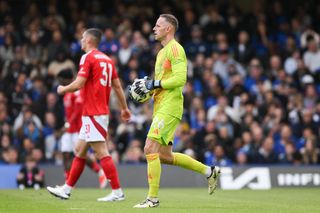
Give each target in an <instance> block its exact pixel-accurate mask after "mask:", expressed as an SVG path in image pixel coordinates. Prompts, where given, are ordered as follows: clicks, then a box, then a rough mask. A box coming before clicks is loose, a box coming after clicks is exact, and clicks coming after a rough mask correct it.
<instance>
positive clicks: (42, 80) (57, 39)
mask: <svg viewBox="0 0 320 213" xmlns="http://www.w3.org/2000/svg"><path fill="white" fill-rule="evenodd" d="M231 2H233V3H231ZM235 2H237V1H221V0H216V1H209V0H197V1H191V0H186V1H180V0H171V1H170V0H167V1H164V0H159V1H148V0H136V1H134V0H123V1H120V0H115V1H102V0H79V1H77V0H64V1H58V0H45V1H31V0H26V1H19V0H12V1H8V0H7V1H6V0H0V126H1V128H0V142H1V143H0V162H1V163H3V164H17V163H21V164H23V163H25V161H26V159H28V158H29V157H30V156H31V157H32V159H33V160H35V161H36V163H51V164H57V165H60V164H61V163H62V155H61V152H60V137H61V135H62V133H63V131H64V122H65V116H64V108H63V103H62V97H60V96H58V95H57V93H56V88H57V85H58V83H59V82H58V81H57V77H56V76H57V74H58V73H59V72H61V71H62V70H72V71H73V72H77V68H78V64H79V59H80V57H81V55H82V54H83V52H81V47H80V39H81V36H82V33H83V32H84V30H85V29H86V28H89V27H98V28H100V29H101V30H102V31H103V33H104V35H103V39H102V42H101V44H100V46H99V49H100V50H101V51H103V52H105V53H106V54H108V55H109V56H110V57H112V59H113V60H114V62H115V64H116V67H117V70H118V73H119V76H120V78H121V79H122V82H123V87H124V88H125V89H126V88H127V86H128V85H130V84H131V83H132V82H133V80H134V79H135V78H142V77H144V76H146V75H148V76H152V73H153V69H154V63H155V56H156V54H157V52H158V51H159V49H160V48H161V45H160V44H159V43H158V42H156V41H154V37H153V31H152V28H153V26H154V23H155V21H156V19H157V18H158V15H159V14H161V13H172V14H174V15H176V16H177V18H178V20H179V22H180V23H179V29H178V32H177V35H176V38H177V40H178V41H179V42H180V43H181V44H182V45H183V46H184V48H185V51H186V54H187V58H188V81H187V83H186V86H185V88H184V97H185V102H184V116H183V120H182V122H181V124H180V126H179V127H178V129H177V131H176V135H175V139H174V147H173V148H174V150H175V151H179V152H184V153H186V154H188V155H190V156H192V157H194V158H196V159H198V160H200V161H202V162H204V163H206V164H208V165H211V164H218V165H221V166H229V165H246V164H293V165H303V164H304V165H305V164H308V165H311V164H319V163H320V154H319V148H320V144H319V136H320V98H319V94H320V49H319V47H320V46H319V45H320V35H319V33H320V23H319V22H320V2H317V1H297V0H293V1H289V0H284V1H267V0H256V1H249V2H250V4H248V5H246V6H245V7H244V6H242V5H237V4H235ZM239 2H240V1H239ZM246 2H248V1H246ZM128 102H129V108H130V109H131V110H132V113H133V118H132V121H131V122H130V123H128V124H125V123H121V122H120V120H119V112H118V110H117V109H118V107H117V101H116V100H115V98H114V96H112V97H111V102H110V105H111V115H110V125H109V139H108V145H109V149H110V151H111V153H112V157H113V158H114V160H115V161H116V162H118V163H130V164H134V163H141V162H144V161H145V159H144V157H143V145H144V140H145V137H146V134H147V131H148V128H149V125H150V123H151V119H152V117H151V116H152V103H151V102H152V101H151V102H149V103H145V104H140V105H139V104H135V103H133V102H131V101H130V100H128Z"/></svg>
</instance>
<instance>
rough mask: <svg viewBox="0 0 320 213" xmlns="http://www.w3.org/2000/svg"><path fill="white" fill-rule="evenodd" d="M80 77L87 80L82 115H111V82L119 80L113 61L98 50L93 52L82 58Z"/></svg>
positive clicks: (83, 93) (83, 92)
mask: <svg viewBox="0 0 320 213" xmlns="http://www.w3.org/2000/svg"><path fill="white" fill-rule="evenodd" d="M78 76H82V77H85V78H87V81H86V83H85V85H84V87H83V88H82V89H81V96H82V98H83V110H82V115H84V116H90V115H107V114H109V98H110V92H111V82H112V80H113V79H116V78H118V74H117V72H116V69H115V66H114V64H113V62H112V60H111V59H110V58H109V57H108V56H107V55H105V54H104V53H102V52H100V51H98V50H96V49H95V50H91V51H89V52H87V53H86V54H84V55H83V56H82V57H81V60H80V70H79V72H78Z"/></svg>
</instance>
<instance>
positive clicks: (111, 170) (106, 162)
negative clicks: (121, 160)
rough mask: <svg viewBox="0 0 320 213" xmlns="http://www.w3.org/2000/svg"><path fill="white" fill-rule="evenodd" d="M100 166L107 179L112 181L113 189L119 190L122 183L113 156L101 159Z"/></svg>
mask: <svg viewBox="0 0 320 213" xmlns="http://www.w3.org/2000/svg"><path fill="white" fill-rule="evenodd" d="M100 164H101V167H102V169H103V171H104V174H105V175H106V177H107V179H108V180H110V185H111V188H112V189H119V188H120V181H119V177H118V172H117V169H116V166H115V165H114V163H113V160H112V158H111V156H106V157H103V158H102V159H100Z"/></svg>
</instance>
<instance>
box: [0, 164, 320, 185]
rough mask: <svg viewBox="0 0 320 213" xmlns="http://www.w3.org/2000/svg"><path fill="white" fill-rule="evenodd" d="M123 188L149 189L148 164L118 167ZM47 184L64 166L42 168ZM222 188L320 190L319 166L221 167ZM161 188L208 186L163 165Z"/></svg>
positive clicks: (11, 174) (2, 181)
mask: <svg viewBox="0 0 320 213" xmlns="http://www.w3.org/2000/svg"><path fill="white" fill-rule="evenodd" d="M117 167H118V172H119V176H120V180H121V184H122V187H124V188H125V187H147V174H146V173H147V167H146V164H139V165H118V166H117ZM19 168H20V166H19V165H15V166H7V165H1V166H0V189H13V188H17V185H16V181H15V180H16V175H17V173H18V171H19ZM40 168H41V169H43V170H44V172H45V185H50V186H55V185H57V184H62V183H63V182H64V179H63V168H62V166H53V165H42V166H40ZM221 171H222V173H221V177H220V181H219V185H220V188H221V189H224V190H238V189H243V188H249V189H253V190H267V189H271V188H276V187H319V186H320V166H282V165H281V166H280V165H279V166H244V167H242V166H241V167H240V166H235V167H223V168H221ZM98 186H99V184H98V177H97V175H96V174H95V173H93V172H92V171H90V170H89V169H88V168H86V169H85V171H84V173H83V174H82V176H81V178H80V180H79V182H78V183H77V187H78V188H81V187H98ZM161 187H206V180H205V178H204V177H203V176H202V175H199V174H197V173H194V172H191V171H188V170H185V169H182V168H179V167H174V166H167V165H164V166H162V176H161Z"/></svg>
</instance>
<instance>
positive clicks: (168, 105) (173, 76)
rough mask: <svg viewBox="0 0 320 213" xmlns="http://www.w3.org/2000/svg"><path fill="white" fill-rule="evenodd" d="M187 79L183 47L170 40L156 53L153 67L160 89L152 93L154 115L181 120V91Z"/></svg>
mask: <svg viewBox="0 0 320 213" xmlns="http://www.w3.org/2000/svg"><path fill="white" fill-rule="evenodd" d="M186 79H187V58H186V54H185V52H184V49H183V47H182V46H181V45H180V44H179V43H178V42H177V41H176V40H175V39H172V40H171V41H170V42H169V43H168V44H167V45H166V46H164V47H163V48H162V49H161V50H160V51H159V53H158V55H157V59H156V65H155V80H161V87H162V88H159V89H156V90H155V91H154V110H153V111H154V114H156V113H158V112H160V113H164V114H167V115H171V116H174V117H176V118H178V119H181V118H182V113H183V95H182V90H183V87H184V85H185V83H186Z"/></svg>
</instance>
